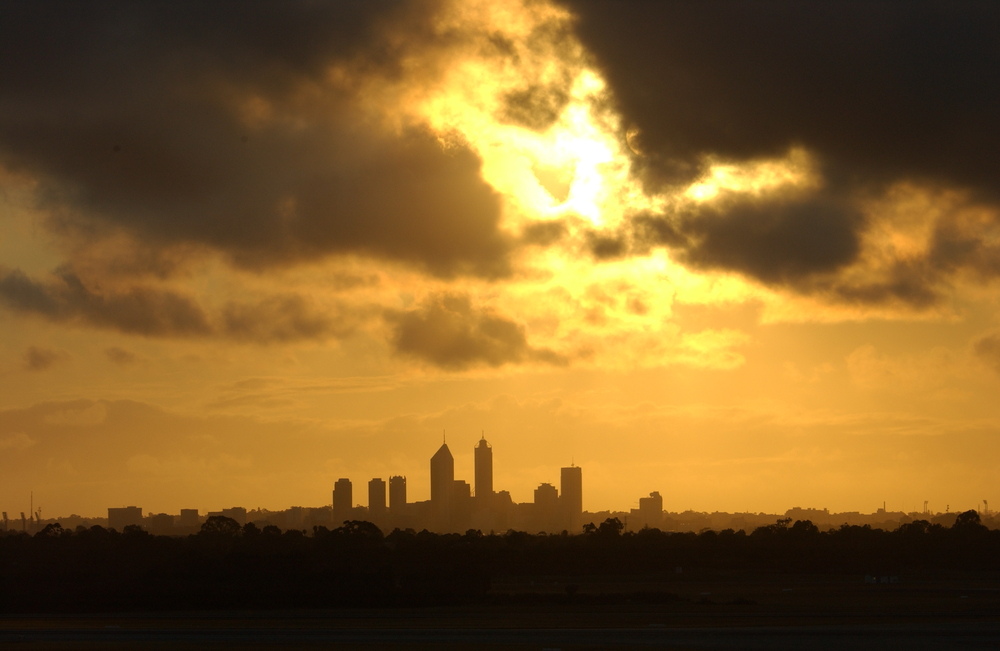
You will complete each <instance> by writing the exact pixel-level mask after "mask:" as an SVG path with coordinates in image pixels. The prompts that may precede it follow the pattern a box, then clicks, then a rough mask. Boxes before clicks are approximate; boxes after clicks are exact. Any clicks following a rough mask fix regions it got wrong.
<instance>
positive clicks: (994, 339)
mask: <svg viewBox="0 0 1000 651" xmlns="http://www.w3.org/2000/svg"><path fill="white" fill-rule="evenodd" d="M972 352H973V353H975V355H976V356H977V357H978V358H979V359H980V361H982V362H983V363H984V364H986V365H987V366H989V367H990V368H991V369H993V370H994V371H996V372H997V373H1000V332H991V333H989V334H986V335H983V336H982V337H980V338H979V339H977V340H976V341H975V342H974V343H973V344H972Z"/></svg>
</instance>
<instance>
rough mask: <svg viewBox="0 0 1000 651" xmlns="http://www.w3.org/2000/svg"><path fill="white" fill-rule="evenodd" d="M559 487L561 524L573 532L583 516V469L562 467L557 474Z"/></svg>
mask: <svg viewBox="0 0 1000 651" xmlns="http://www.w3.org/2000/svg"><path fill="white" fill-rule="evenodd" d="M559 489H560V491H559V492H560V495H559V511H560V515H561V519H562V526H564V527H566V530H567V531H572V532H574V533H575V532H576V530H577V528H578V527H579V526H580V525H581V523H580V520H581V518H582V516H583V469H582V468H580V467H579V466H570V467H568V468H563V469H562V471H561V472H560V474H559Z"/></svg>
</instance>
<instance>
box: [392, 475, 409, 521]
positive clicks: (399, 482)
mask: <svg viewBox="0 0 1000 651" xmlns="http://www.w3.org/2000/svg"><path fill="white" fill-rule="evenodd" d="M405 508H406V477H402V476H400V475H393V476H392V477H389V510H390V511H392V512H393V513H402V512H403V509H405Z"/></svg>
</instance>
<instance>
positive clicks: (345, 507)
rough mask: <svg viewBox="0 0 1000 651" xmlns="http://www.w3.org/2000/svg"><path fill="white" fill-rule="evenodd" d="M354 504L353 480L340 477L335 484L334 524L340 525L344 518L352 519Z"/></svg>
mask: <svg viewBox="0 0 1000 651" xmlns="http://www.w3.org/2000/svg"><path fill="white" fill-rule="evenodd" d="M353 504H354V495H353V493H352V488H351V480H350V479H346V478H340V479H338V480H337V481H336V483H334V485H333V524H334V526H336V527H339V526H340V525H341V524H343V522H344V520H350V519H351V506H352V505H353Z"/></svg>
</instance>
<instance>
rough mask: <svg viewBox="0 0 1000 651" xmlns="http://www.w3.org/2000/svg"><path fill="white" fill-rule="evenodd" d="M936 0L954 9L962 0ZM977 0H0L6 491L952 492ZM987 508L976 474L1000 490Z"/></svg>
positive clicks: (986, 422) (898, 500) (898, 496)
mask: <svg viewBox="0 0 1000 651" xmlns="http://www.w3.org/2000/svg"><path fill="white" fill-rule="evenodd" d="M956 5H958V6H957V8H956ZM998 28H1000V10H998V9H997V7H996V6H994V5H984V4H972V3H970V4H967V5H966V4H965V3H963V2H958V3H955V2H943V1H942V2H914V3H911V4H908V5H907V9H906V11H904V10H903V9H902V7H901V6H900V7H897V6H896V5H878V4H866V3H851V4H844V3H832V2H831V3H818V2H817V3H801V2H790V1H789V2H781V1H779V2H774V3H767V4H764V5H761V4H759V3H744V4H738V3H732V2H725V3H721V2H713V1H708V2H703V3H690V2H669V1H668V2H657V3H650V2H636V3H628V2H613V3H612V2H584V1H581V2H575V1H567V2H561V3H556V2H541V1H531V0H524V1H523V2H519V1H516V0H512V1H511V2H506V3H496V2H488V1H481V2H480V1H478V0H477V1H471V0H462V1H460V2H459V1H454V2H453V1H445V0H442V1H425V0H413V1H399V2H338V3H305V2H302V3H297V2H291V3H289V2H280V3H279V2H274V3H269V2H265V3H253V4H246V3H228V2H218V3H201V4H188V3H174V2H148V3H135V2H117V3H115V2H97V3H65V4H63V3H36V2H28V1H23V2H22V1H15V2H10V3H7V4H6V5H5V6H4V8H3V9H0V60H3V61H8V62H11V61H16V62H17V65H5V66H2V68H0V387H2V391H0V508H2V509H3V510H6V511H7V512H8V513H9V514H10V515H12V516H13V514H15V513H17V512H19V511H27V510H28V503H29V502H28V500H29V495H30V493H31V491H33V492H34V496H35V497H34V499H35V504H36V505H41V506H42V508H43V516H55V515H68V514H70V513H78V514H81V515H100V514H103V513H105V509H106V508H107V507H108V506H121V505H126V504H130V505H131V504H134V505H138V506H141V507H143V508H144V509H145V511H146V512H161V511H165V512H171V513H176V512H177V511H178V510H179V509H181V508H199V509H201V510H202V511H207V510H217V509H219V508H223V507H228V506H233V505H242V506H245V507H247V508H256V507H264V508H269V509H283V508H287V507H289V506H292V505H303V506H318V505H323V504H325V503H327V502H328V501H329V499H330V498H329V496H330V491H331V489H332V486H333V482H334V481H335V480H336V479H337V478H339V477H349V478H351V479H352V480H353V481H354V482H355V486H356V489H355V495H356V496H358V497H356V499H357V500H358V501H359V502H360V503H362V504H364V503H365V499H366V496H365V492H364V490H363V488H362V487H363V485H364V483H366V482H367V480H368V479H370V478H372V477H383V478H387V477H388V476H389V475H393V474H403V475H406V476H407V481H408V491H409V497H410V499H411V500H419V499H427V498H428V497H429V486H430V484H429V465H428V463H429V458H430V456H431V454H433V452H434V451H435V450H436V449H437V447H438V446H439V445H440V441H441V436H442V432H444V431H446V432H447V440H448V443H449V447H450V448H451V449H452V451H453V452H454V453H455V456H456V475H457V476H458V477H460V478H465V479H468V480H470V482H471V479H472V449H473V446H474V445H475V442H476V441H477V440H478V439H479V437H480V436H481V435H482V434H483V433H485V436H486V438H487V439H488V440H489V441H490V442H491V443H492V445H493V448H494V461H495V486H496V487H497V489H506V490H509V491H510V492H511V495H512V497H513V498H514V500H515V501H529V500H530V499H531V495H532V491H533V489H534V488H535V487H536V486H537V485H538V484H539V483H541V482H551V483H557V482H558V477H559V468H560V467H561V466H564V465H569V464H570V463H576V464H577V465H579V466H582V467H583V477H584V508H585V509H588V510H600V509H622V510H625V509H628V508H634V507H636V506H637V503H638V498H639V497H641V496H645V495H647V494H648V493H649V492H650V491H653V490H657V491H660V492H661V494H662V495H663V496H664V506H665V508H666V509H667V510H670V511H682V510H686V509H696V510H704V511H716V510H718V511H732V512H735V511H754V512H758V511H771V512H783V511H784V510H786V509H788V508H790V507H793V506H804V507H817V508H830V509H831V510H835V511H845V510H860V511H865V512H870V511H873V510H875V509H876V508H877V507H880V506H881V505H882V503H883V501H884V502H885V504H886V505H887V507H888V508H890V509H899V510H906V511H913V510H919V509H920V508H922V505H923V501H924V500H928V501H929V502H930V507H931V509H932V510H940V511H943V510H945V508H946V507H950V509H951V510H953V511H955V510H965V509H969V508H976V507H977V506H978V505H979V504H980V502H981V500H983V499H987V500H988V499H989V498H990V497H991V496H993V489H994V487H995V486H997V483H996V479H995V477H996V472H995V468H996V459H997V458H998V457H1000V436H998V426H1000V420H998V417H1000V406H998V404H1000V401H998V399H997V396H998V394H1000V378H998V374H1000V318H998V317H1000V305H998V300H997V293H996V288H997V277H998V275H1000V196H998V194H997V186H996V183H997V179H998V178H1000V161H998V153H997V152H998V151H1000V129H998V126H997V121H996V115H1000V93H998V91H997V89H998V88H1000V78H998V77H1000V42H998V40H997V39H996V38H995V35H996V33H997V29H998ZM997 499H998V501H1000V496H998V497H997Z"/></svg>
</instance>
